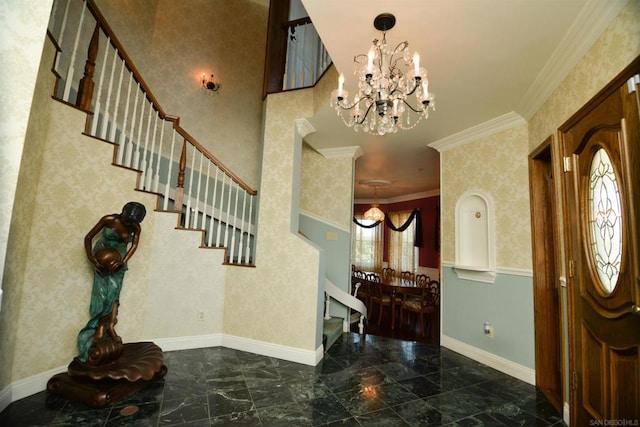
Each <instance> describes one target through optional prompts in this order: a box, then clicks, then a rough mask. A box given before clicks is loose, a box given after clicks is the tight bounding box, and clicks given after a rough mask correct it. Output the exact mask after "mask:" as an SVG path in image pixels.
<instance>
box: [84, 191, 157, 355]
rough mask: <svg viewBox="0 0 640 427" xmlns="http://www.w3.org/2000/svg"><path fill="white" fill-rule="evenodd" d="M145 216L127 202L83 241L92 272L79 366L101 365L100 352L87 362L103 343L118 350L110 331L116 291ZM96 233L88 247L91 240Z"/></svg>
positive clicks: (119, 342)
mask: <svg viewBox="0 0 640 427" xmlns="http://www.w3.org/2000/svg"><path fill="white" fill-rule="evenodd" d="M145 215H146V209H145V207H144V205H143V204H141V203H138V202H129V203H127V204H126V205H124V207H123V208H122V212H121V213H119V214H112V215H105V216H103V217H102V218H101V219H100V220H99V221H98V223H97V224H96V225H94V226H93V228H92V229H91V230H90V231H89V232H88V233H87V235H86V236H85V238H84V247H85V252H86V254H87V258H88V259H89V262H91V264H92V265H93V267H94V270H95V271H94V276H93V289H92V291H91V305H90V307H89V313H90V315H91V319H90V320H89V322H87V325H86V326H85V327H84V328H83V329H82V330H81V331H80V332H79V333H78V350H79V355H78V359H79V360H80V361H81V362H84V363H86V362H87V361H89V363H90V364H96V363H100V362H103V361H105V360H104V357H105V356H104V355H101V351H98V353H99V354H98V355H97V356H96V357H95V360H93V361H92V360H88V359H92V358H91V357H90V356H89V350H90V349H91V347H92V345H99V344H100V343H104V342H107V347H109V346H111V347H113V346H117V347H119V348H121V347H122V340H121V339H120V337H119V336H118V335H117V334H116V332H115V329H114V326H115V324H116V322H117V319H116V317H117V312H118V305H119V298H120V290H121V289H122V282H123V279H124V273H125V271H126V270H127V261H129V259H130V258H131V257H132V256H133V254H134V252H135V251H136V249H137V248H138V241H139V240H140V232H141V228H140V223H141V222H142V220H143V219H144V217H145ZM100 233H101V235H100V237H99V238H98V240H97V241H96V243H95V245H93V247H92V243H93V239H94V238H95V237H96V236H98V234H100ZM108 352H109V351H108ZM110 353H113V351H110ZM116 357H117V355H116ZM92 362H93V363H92Z"/></svg>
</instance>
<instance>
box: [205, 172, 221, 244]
mask: <svg viewBox="0 0 640 427" xmlns="http://www.w3.org/2000/svg"><path fill="white" fill-rule="evenodd" d="M219 172H220V168H219V167H217V166H216V177H215V180H214V185H213V197H212V199H211V218H210V219H209V234H208V235H207V246H211V244H212V242H213V227H214V225H215V223H214V217H215V215H216V191H217V190H218V173H219Z"/></svg>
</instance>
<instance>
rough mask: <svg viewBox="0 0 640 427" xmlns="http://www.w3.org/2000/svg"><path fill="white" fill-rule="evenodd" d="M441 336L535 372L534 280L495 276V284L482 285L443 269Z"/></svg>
mask: <svg viewBox="0 0 640 427" xmlns="http://www.w3.org/2000/svg"><path fill="white" fill-rule="evenodd" d="M485 322H489V323H491V324H492V325H493V328H494V338H489V337H487V336H486V335H485V333H484V323H485ZM442 334H443V335H446V336H448V337H450V338H454V339H456V340H458V341H462V342H464V343H465V344H468V345H471V346H473V347H476V348H479V349H481V350H484V351H487V352H489V353H492V354H495V355H496V356H499V357H502V358H504V359H507V360H510V361H512V362H515V363H518V364H520V365H522V366H525V367H528V368H531V369H534V368H535V351H534V341H535V337H534V324H533V278H532V277H529V276H520V275H512V274H504V273H497V274H496V281H495V283H482V282H476V281H471V280H464V279H459V278H458V276H457V275H456V273H455V271H454V270H453V268H452V267H443V268H442Z"/></svg>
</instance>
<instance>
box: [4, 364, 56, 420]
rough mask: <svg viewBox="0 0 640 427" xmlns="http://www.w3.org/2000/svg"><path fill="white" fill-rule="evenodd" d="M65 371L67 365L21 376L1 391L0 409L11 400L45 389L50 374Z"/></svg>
mask: <svg viewBox="0 0 640 427" xmlns="http://www.w3.org/2000/svg"><path fill="white" fill-rule="evenodd" d="M66 371H67V365H64V366H59V367H57V368H53V369H50V370H48V371H45V372H42V373H39V374H37V375H33V376H31V377H28V378H23V379H21V380H18V381H16V382H14V383H11V384H9V385H8V386H7V387H6V388H5V389H4V390H3V391H2V395H0V410H2V409H4V408H6V407H7V406H9V403H11V402H15V401H16V400H20V399H23V398H25V397H28V396H31V395H33V394H36V393H40V392H41V391H44V390H46V389H47V382H48V381H49V379H51V377H52V376H54V375H56V374H59V373H61V372H66ZM5 399H7V400H8V402H7V403H6V406H3V405H4V404H5V402H4V400H5Z"/></svg>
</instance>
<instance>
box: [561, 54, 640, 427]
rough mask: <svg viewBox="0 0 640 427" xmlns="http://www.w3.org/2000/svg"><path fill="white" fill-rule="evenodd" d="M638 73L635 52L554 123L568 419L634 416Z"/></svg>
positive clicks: (639, 342) (639, 208)
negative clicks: (560, 160)
mask: <svg viewBox="0 0 640 427" xmlns="http://www.w3.org/2000/svg"><path fill="white" fill-rule="evenodd" d="M639 71H640V61H638V60H636V61H634V63H633V64H632V66H631V67H629V68H628V69H627V70H625V72H623V74H622V75H621V76H620V77H619V78H618V79H616V81H615V82H613V83H612V85H609V86H608V87H607V88H605V89H604V90H603V91H602V92H601V93H600V94H599V95H598V96H596V98H594V101H593V102H591V103H589V104H588V105H587V106H585V107H584V108H583V109H582V110H581V111H579V112H578V113H577V114H576V115H575V116H574V117H573V118H571V119H570V120H569V121H568V122H567V124H565V125H564V126H563V127H562V128H561V129H560V131H561V133H560V137H561V146H562V151H563V153H564V156H565V157H564V161H565V174H564V178H565V179H564V180H563V184H564V185H563V191H564V193H565V201H566V210H565V233H566V234H565V235H566V245H567V252H566V254H567V256H566V259H567V273H568V276H569V277H568V286H569V299H570V301H569V302H570V304H569V329H570V335H569V341H570V350H569V351H570V368H569V369H570V371H571V375H570V378H569V380H570V406H571V424H572V425H576V426H587V425H614V424H607V421H608V420H631V421H629V422H631V423H634V422H635V423H637V422H638V420H639V419H640V308H639V305H640V268H639V264H640V261H639V257H640V253H639V252H638V246H639V244H640V243H639V242H640V220H639V215H640V172H639V171H640V126H639V121H640V120H639V116H638V102H639V97H638V90H640V89H638V87H637V84H635V85H629V86H634V89H635V91H631V89H630V87H629V86H628V85H627V79H628V78H629V77H632V76H633V75H634V74H636V73H638V72H639ZM594 422H595V424H594ZM610 422H611V421H610ZM615 425H622V424H615ZM626 425H635V424H626Z"/></svg>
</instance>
